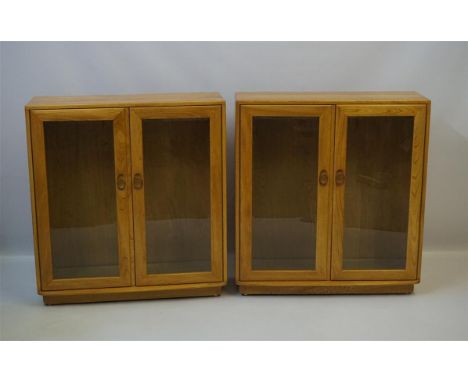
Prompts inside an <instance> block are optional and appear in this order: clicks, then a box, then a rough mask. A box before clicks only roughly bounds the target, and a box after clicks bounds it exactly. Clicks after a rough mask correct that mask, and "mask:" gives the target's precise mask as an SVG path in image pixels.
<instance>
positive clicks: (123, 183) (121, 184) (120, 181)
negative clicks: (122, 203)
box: [117, 174, 127, 191]
mask: <svg viewBox="0 0 468 382" xmlns="http://www.w3.org/2000/svg"><path fill="white" fill-rule="evenodd" d="M126 186H127V182H126V181H125V176H124V175H123V174H119V175H118V176H117V188H118V189H119V190H120V191H123V190H125V187H126Z"/></svg>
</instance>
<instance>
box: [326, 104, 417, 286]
mask: <svg viewBox="0 0 468 382" xmlns="http://www.w3.org/2000/svg"><path fill="white" fill-rule="evenodd" d="M350 116H363V117H364V116H411V117H414V125H413V146H412V157H411V162H412V163H411V183H410V193H409V194H410V200H409V211H408V240H407V250H406V266H405V269H402V270H395V269H392V270H386V269H382V270H381V269H377V270H367V269H366V270H343V267H342V264H343V237H344V209H345V206H344V200H345V199H344V196H345V187H346V184H344V185H342V186H336V185H335V190H334V193H333V196H334V198H333V233H332V274H331V275H332V277H331V278H332V280H416V279H417V277H418V276H417V271H418V259H419V236H420V232H419V226H420V218H421V214H420V212H421V197H422V186H423V170H424V151H425V130H426V106H425V105H410V104H406V105H405V104H402V105H393V104H392V105H338V106H337V109H336V125H335V161H334V162H335V167H334V174H336V171H337V170H339V169H341V170H343V171H345V172H346V142H347V125H348V117H350ZM334 183H335V182H334Z"/></svg>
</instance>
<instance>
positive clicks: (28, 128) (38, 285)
mask: <svg viewBox="0 0 468 382" xmlns="http://www.w3.org/2000/svg"><path fill="white" fill-rule="evenodd" d="M25 117H26V142H27V146H28V168H29V191H30V197H31V217H32V228H33V240H34V261H35V268H36V288H37V292H40V291H41V272H40V268H41V265H40V262H39V247H38V237H37V221H36V195H35V193H34V166H33V156H32V144H31V125H30V115H29V110H25Z"/></svg>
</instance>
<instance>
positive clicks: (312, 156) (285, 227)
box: [252, 117, 319, 270]
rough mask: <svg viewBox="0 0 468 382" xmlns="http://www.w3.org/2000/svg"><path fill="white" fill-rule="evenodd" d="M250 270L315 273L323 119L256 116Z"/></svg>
mask: <svg viewBox="0 0 468 382" xmlns="http://www.w3.org/2000/svg"><path fill="white" fill-rule="evenodd" d="M252 130H253V132H252V139H253V142H252V166H253V168H252V215H253V216H252V269H253V270H314V269H315V257H316V254H315V243H316V227H317V171H318V139H319V117H253V124H252Z"/></svg>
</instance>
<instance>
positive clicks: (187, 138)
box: [130, 106, 223, 285]
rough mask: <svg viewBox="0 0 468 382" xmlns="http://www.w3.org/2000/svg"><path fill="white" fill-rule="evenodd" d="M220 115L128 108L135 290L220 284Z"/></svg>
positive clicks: (206, 110)
mask: <svg viewBox="0 0 468 382" xmlns="http://www.w3.org/2000/svg"><path fill="white" fill-rule="evenodd" d="M221 112H222V111H221V107H220V106H178V107H142V108H132V109H131V112H130V125H131V138H132V143H131V145H132V171H133V201H134V216H135V261H136V282H137V285H166V284H167V285H170V284H180V283H200V282H219V281H222V271H223V255H222V253H223V249H222V234H223V224H222V145H223V142H222V125H221Z"/></svg>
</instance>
